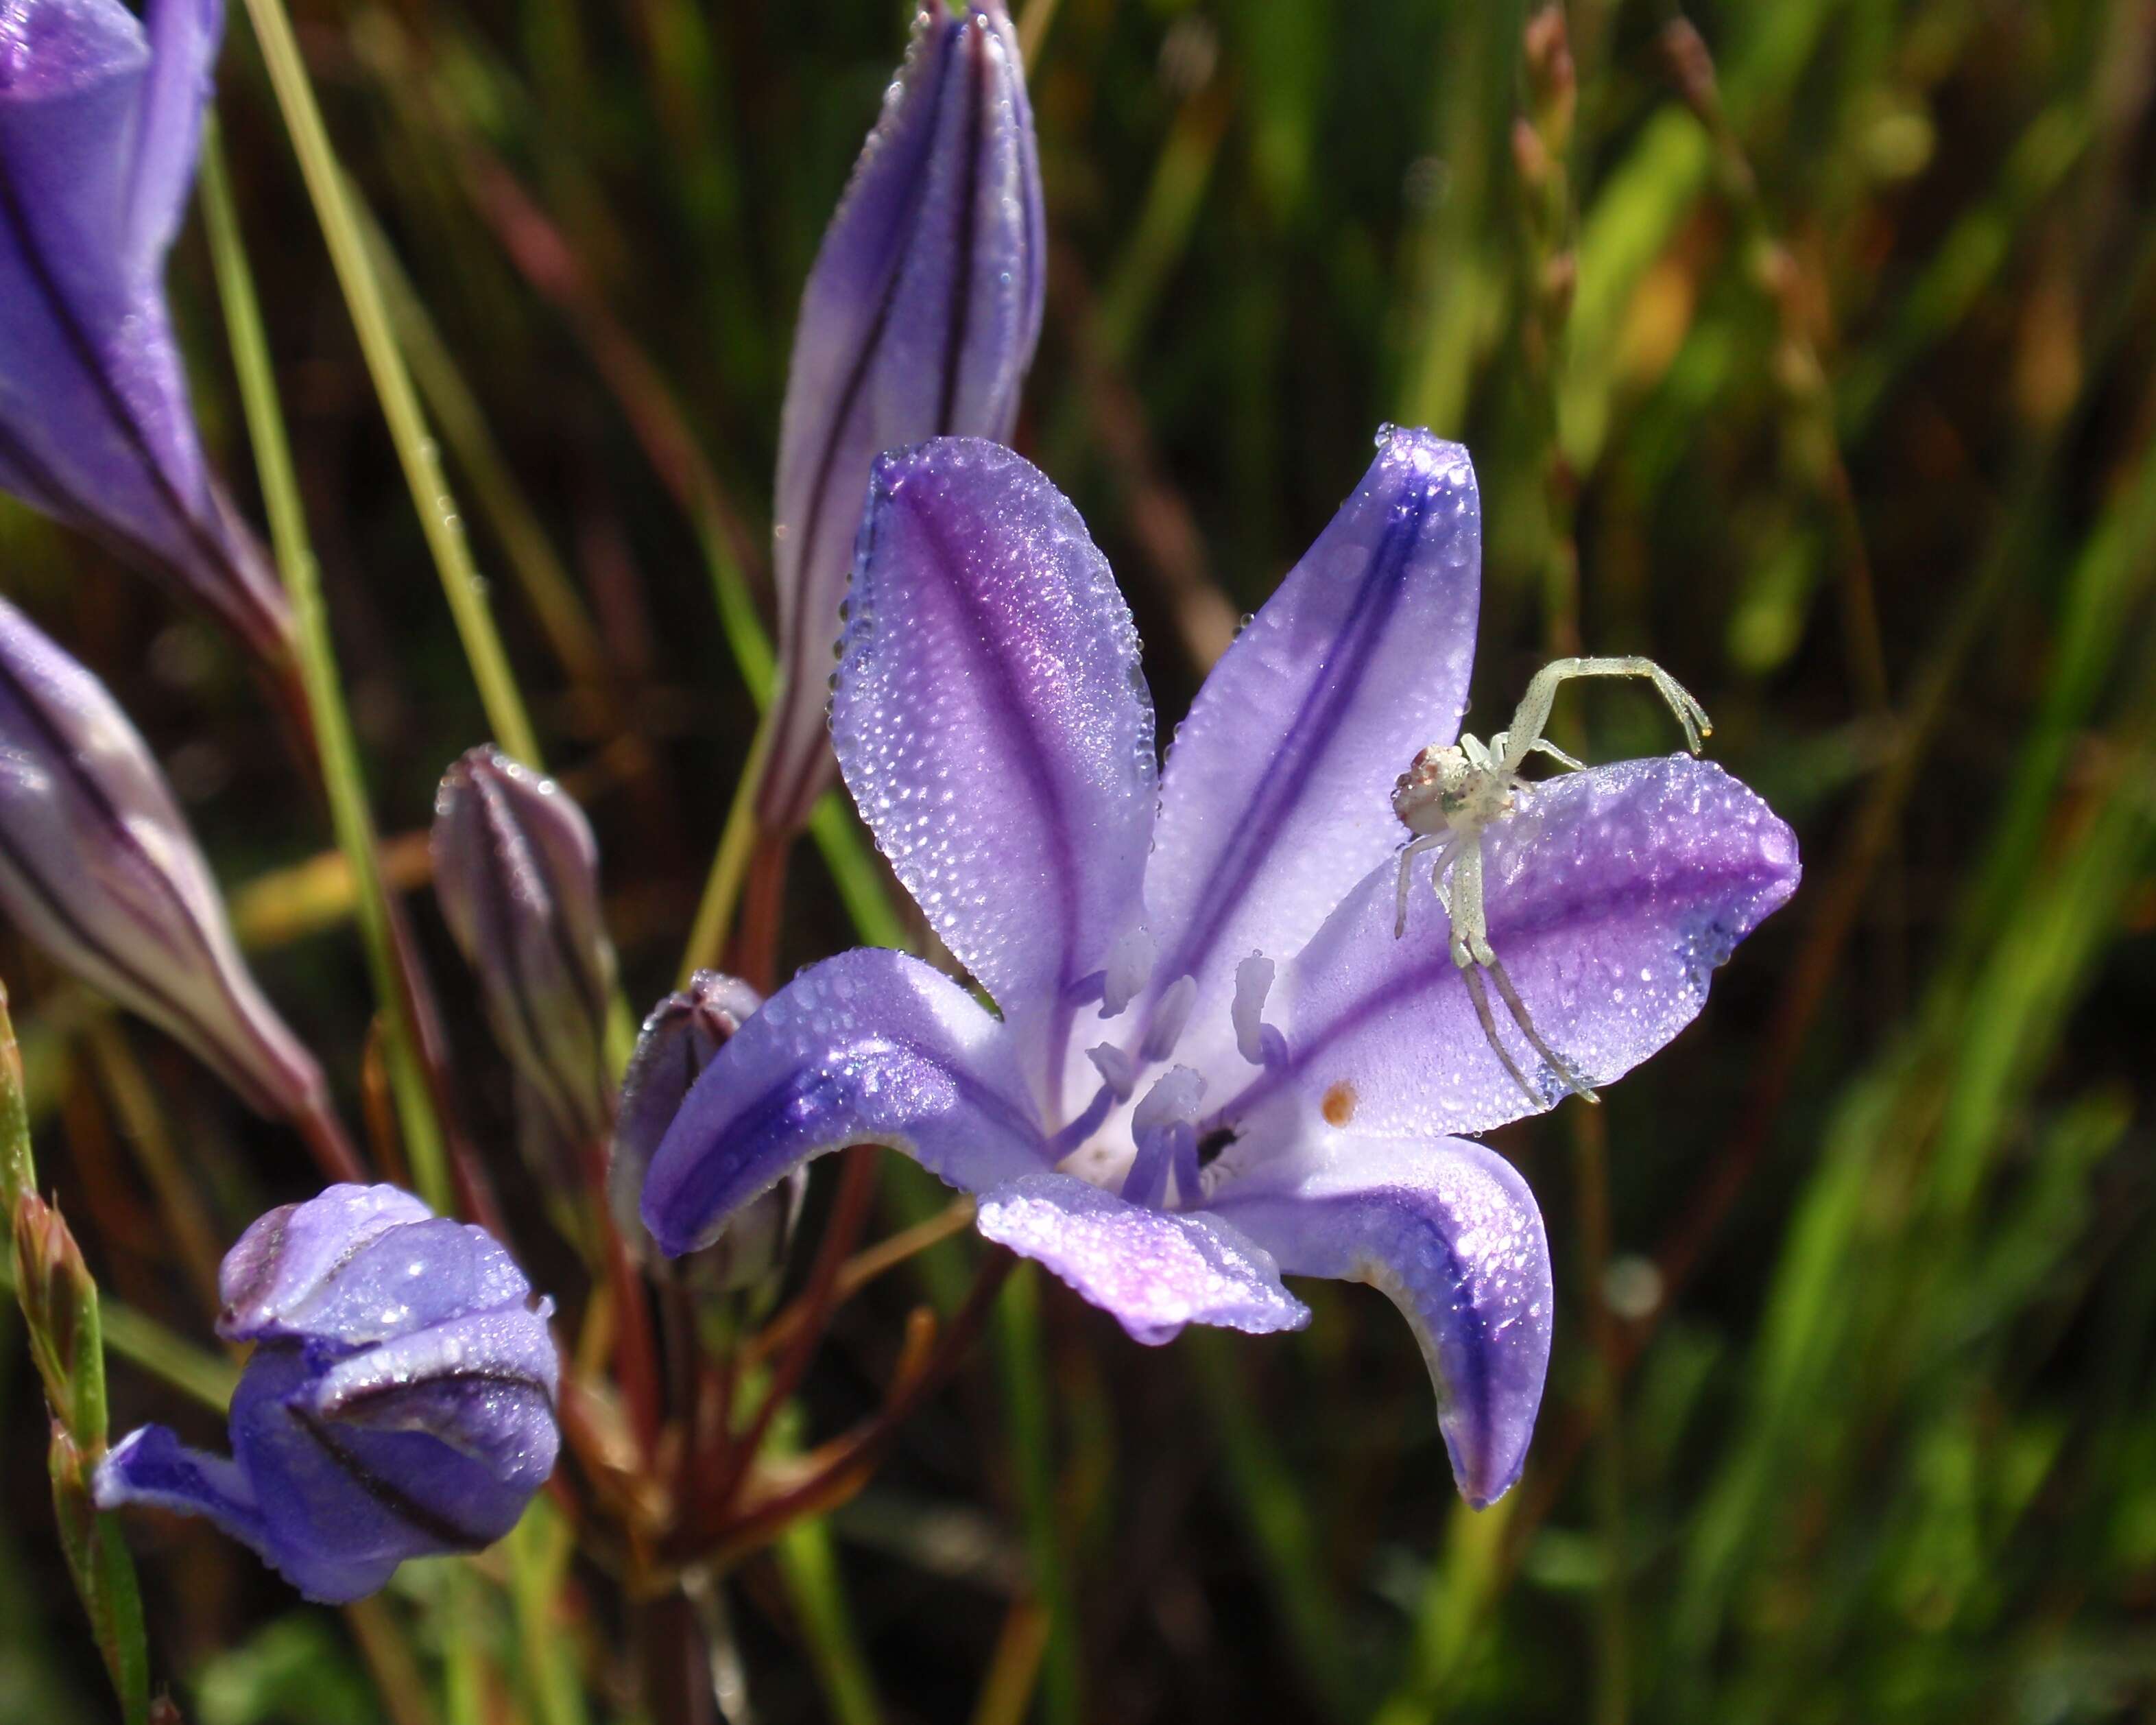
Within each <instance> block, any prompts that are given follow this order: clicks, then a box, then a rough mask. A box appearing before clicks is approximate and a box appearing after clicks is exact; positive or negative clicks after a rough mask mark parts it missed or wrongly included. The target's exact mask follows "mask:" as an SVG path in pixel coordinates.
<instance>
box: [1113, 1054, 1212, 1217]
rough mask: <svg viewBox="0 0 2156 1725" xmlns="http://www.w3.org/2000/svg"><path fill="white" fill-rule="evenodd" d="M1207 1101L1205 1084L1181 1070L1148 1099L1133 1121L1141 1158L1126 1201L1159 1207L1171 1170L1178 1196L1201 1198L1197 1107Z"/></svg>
mask: <svg viewBox="0 0 2156 1725" xmlns="http://www.w3.org/2000/svg"><path fill="white" fill-rule="evenodd" d="M1204 1096H1205V1081H1204V1079H1203V1078H1202V1077H1200V1076H1199V1075H1198V1074H1197V1073H1195V1072H1193V1071H1192V1070H1191V1069H1190V1068H1189V1067H1188V1066H1178V1067H1176V1068H1175V1069H1174V1070H1173V1071H1170V1072H1168V1073H1167V1074H1166V1075H1164V1076H1163V1077H1162V1078H1161V1080H1160V1081H1159V1082H1158V1083H1157V1084H1155V1085H1154V1086H1153V1087H1152V1089H1151V1090H1149V1091H1147V1092H1146V1093H1145V1098H1144V1100H1143V1101H1141V1102H1140V1103H1139V1104H1138V1105H1137V1108H1136V1110H1134V1111H1132V1115H1131V1137H1132V1139H1134V1140H1135V1141H1136V1142H1137V1147H1138V1153H1137V1158H1135V1159H1134V1160H1133V1161H1132V1163H1131V1171H1130V1173H1129V1174H1128V1175H1127V1176H1126V1177H1125V1178H1124V1181H1123V1192H1122V1195H1123V1197H1124V1199H1126V1200H1127V1201H1128V1202H1130V1203H1132V1204H1152V1205H1158V1204H1159V1203H1160V1202H1161V1200H1162V1199H1163V1197H1164V1196H1165V1195H1166V1193H1167V1188H1168V1174H1169V1173H1170V1171H1171V1170H1173V1173H1174V1174H1175V1177H1176V1191H1177V1195H1178V1197H1179V1198H1183V1199H1189V1198H1192V1197H1194V1196H1195V1195H1196V1194H1197V1190H1198V1107H1199V1103H1200V1102H1201V1101H1204Z"/></svg>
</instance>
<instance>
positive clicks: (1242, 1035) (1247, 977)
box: [1229, 952, 1279, 1066]
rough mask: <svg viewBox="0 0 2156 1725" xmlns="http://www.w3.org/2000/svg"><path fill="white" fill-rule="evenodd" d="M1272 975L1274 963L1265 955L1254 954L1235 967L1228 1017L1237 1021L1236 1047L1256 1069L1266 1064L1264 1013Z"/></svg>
mask: <svg viewBox="0 0 2156 1725" xmlns="http://www.w3.org/2000/svg"><path fill="white" fill-rule="evenodd" d="M1273 974H1274V965H1273V961H1272V960H1271V959H1270V958H1268V957H1265V954H1264V953H1262V952H1253V953H1251V954H1250V957H1247V958H1245V960H1244V961H1243V962H1242V963H1240V964H1239V965H1237V966H1236V967H1235V1005H1234V1006H1233V1007H1231V1008H1230V1009H1229V1017H1231V1018H1232V1019H1234V1020H1235V1046H1236V1048H1237V1049H1239V1050H1241V1053H1242V1056H1243V1058H1244V1059H1245V1060H1248V1061H1249V1062H1250V1064H1251V1065H1253V1066H1262V1065H1265V1034H1264V1032H1265V1023H1264V1014H1265V996H1266V995H1267V994H1268V993H1270V992H1271V989H1272V986H1273ZM1274 1034H1276V1035H1277V1034H1279V1033H1278V1032H1277V1031H1276V1032H1275V1033H1274Z"/></svg>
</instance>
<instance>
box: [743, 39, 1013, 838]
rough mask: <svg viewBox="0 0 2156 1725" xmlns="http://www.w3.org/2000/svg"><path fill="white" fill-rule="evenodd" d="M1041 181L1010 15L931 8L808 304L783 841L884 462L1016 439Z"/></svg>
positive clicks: (778, 535) (787, 460)
mask: <svg viewBox="0 0 2156 1725" xmlns="http://www.w3.org/2000/svg"><path fill="white" fill-rule="evenodd" d="M1046 250H1047V244H1046V238H1045V229H1044V227H1043V223H1042V218H1041V201H1040V165H1039V159H1038V157H1037V154H1036V151H1035V149H1034V135H1033V110H1032V108H1031V107H1030V105H1029V103H1028V101H1027V99H1026V91H1025V68H1024V61H1023V59H1021V57H1020V55H1019V45H1018V36H1017V33H1016V32H1015V31H1014V30H1013V29H1012V28H1011V21H1010V17H1009V13H1008V12H1007V11H1006V10H1005V8H1004V0H974V3H972V4H969V5H968V6H967V7H966V8H965V9H964V10H963V12H962V13H959V14H958V15H957V16H956V17H954V16H953V15H952V12H951V10H950V9H949V8H948V7H947V6H946V5H945V4H944V0H923V3H922V4H921V8H920V10H919V12H918V13H917V14H916V17H915V19H914V25H913V41H912V45H911V47H910V48H909V49H907V51H906V61H905V64H903V65H901V67H900V68H899V72H898V77H897V79H896V81H895V82H894V83H893V84H892V85H891V89H890V92H889V94H888V95H886V96H885V101H884V110H883V115H882V117H881V118H880V120H878V121H877V122H876V125H875V130H874V131H871V132H870V134H869V139H868V142H867V143H866V144H865V146H863V147H862V150H861V154H860V161H859V162H857V163H856V164H855V168H854V177H853V179H852V181H851V182H850V184H849V185H848V186H847V187H846V192H845V196H844V198H841V199H840V200H839V208H838V211H837V213H835V214H834V216H833V217H832V218H831V225H830V227H829V228H828V229H826V230H825V232H824V244H823V248H822V249H821V250H820V251H819V252H818V253H817V254H816V264H815V268H814V270H812V271H811V272H810V273H809V276H808V285H807V286H806V287H805V288H804V289H803V292H802V298H801V317H800V321H799V323H798V325H797V326H796V327H795V330H794V336H793V364H792V368H791V370H790V371H789V372H788V376H787V386H786V407H785V412H784V416H783V421H782V423H781V426H780V441H779V453H778V520H777V523H776V525H775V526H774V527H773V546H772V567H773V581H774V583H775V585H776V587H777V589H778V650H779V664H780V676H781V685H780V688H779V690H778V695H777V696H776V700H777V703H778V704H777V706H776V707H775V708H774V710H773V730H772V742H771V752H770V756H769V758H768V762H767V766H766V768H765V770H764V776H763V781H762V790H761V793H760V794H759V797H758V807H757V813H758V815H759V817H760V818H761V819H762V823H763V824H764V826H765V827H766V828H767V829H769V830H771V831H773V832H791V831H793V829H795V828H797V827H798V826H799V825H800V824H802V823H803V821H804V820H806V819H808V810H809V808H810V806H811V805H812V804H813V803H814V802H815V800H816V798H817V797H818V796H819V794H821V793H822V792H823V791H824V789H826V788H828V787H829V785H830V784H831V783H833V782H834V779H835V778H836V777H837V772H836V768H835V764H834V762H833V759H832V756H831V750H830V746H829V742H827V740H826V738H825V735H824V693H825V691H824V681H825V679H826V677H827V676H828V675H829V671H830V668H831V665H830V654H831V646H832V643H833V642H834V640H836V639H837V638H838V634H839V600H840V599H841V598H844V594H845V591H846V579H847V576H848V574H849V572H850V570H851V569H852V567H853V556H854V536H855V531H856V529H858V528H859V526H860V521H861V506H862V503H863V501H864V499H865V497H866V495H867V493H868V484H869V463H870V461H871V460H872V459H874V458H875V456H876V454H879V453H880V451H882V450H885V449H896V448H900V447H904V446H908V445H911V444H917V443H920V442H921V441H922V440H923V439H927V438H931V437H937V436H942V435H962V436H969V437H986V438H993V439H996V440H997V441H998V442H1003V441H1006V440H1008V439H1009V436H1010V434H1011V429H1012V427H1013V426H1014V424H1016V422H1017V418H1018V398H1019V386H1020V385H1021V384H1022V383H1023V382H1024V380H1025V374H1026V370H1027V368H1028V367H1029V366H1030V365H1031V364H1032V363H1033V350H1034V342H1035V341H1037V340H1038V339H1039V335H1040V318H1041V307H1042V294H1043V290H1044V285H1045V280H1046V274H1045V266H1046V262H1047V259H1046V255H1045V254H1046Z"/></svg>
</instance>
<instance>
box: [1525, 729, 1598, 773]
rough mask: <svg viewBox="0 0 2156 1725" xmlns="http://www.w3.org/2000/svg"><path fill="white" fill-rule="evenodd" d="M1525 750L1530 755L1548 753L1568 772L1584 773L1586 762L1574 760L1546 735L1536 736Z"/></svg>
mask: <svg viewBox="0 0 2156 1725" xmlns="http://www.w3.org/2000/svg"><path fill="white" fill-rule="evenodd" d="M1527 752H1528V753H1529V754H1531V755H1533V754H1542V755H1548V757H1550V758H1551V759H1552V760H1553V761H1555V762H1557V763H1558V765H1559V766H1561V767H1563V768H1566V769H1567V770H1568V771H1569V772H1573V773H1584V772H1586V771H1587V762H1584V761H1575V760H1574V759H1573V757H1571V756H1570V755H1568V754H1567V753H1565V752H1564V751H1563V749H1561V748H1559V747H1558V746H1557V745H1556V744H1555V743H1553V742H1551V741H1550V740H1549V738H1548V737H1537V738H1536V739H1535V740H1534V741H1533V742H1531V743H1529V744H1528V745H1527Z"/></svg>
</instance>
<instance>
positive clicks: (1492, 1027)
mask: <svg viewBox="0 0 2156 1725" xmlns="http://www.w3.org/2000/svg"><path fill="white" fill-rule="evenodd" d="M1460 981H1462V982H1463V983H1466V984H1467V998H1468V999H1470V1000H1471V1001H1473V1002H1474V1003H1475V1016H1476V1018H1478V1019H1481V1021H1482V1034H1484V1035H1485V1036H1486V1037H1488V1038H1489V1039H1490V1047H1491V1051H1492V1052H1493V1053H1495V1054H1496V1056H1497V1058H1498V1059H1499V1060H1501V1061H1502V1062H1503V1063H1504V1067H1505V1070H1507V1072H1509V1073H1511V1074H1512V1082H1513V1083H1515V1084H1517V1085H1518V1086H1519V1087H1520V1090H1521V1092H1522V1095H1524V1096H1526V1097H1527V1100H1528V1101H1530V1102H1532V1103H1533V1104H1534V1106H1536V1107H1537V1108H1539V1107H1541V1106H1543V1093H1542V1092H1541V1091H1538V1090H1537V1089H1536V1088H1535V1087H1534V1086H1532V1084H1530V1083H1528V1082H1527V1074H1526V1073H1524V1072H1522V1070H1520V1063H1519V1062H1518V1061H1517V1060H1514V1059H1513V1058H1512V1050H1510V1049H1508V1048H1507V1047H1506V1046H1505V1043H1504V1039H1503V1038H1501V1036H1499V1035H1498V1034H1497V1020H1496V1016H1495V1015H1494V1014H1492V1013H1491V1010H1490V995H1489V991H1488V990H1487V989H1486V988H1484V987H1483V986H1482V973H1481V971H1480V970H1479V969H1477V968H1476V967H1475V966H1474V965H1472V964H1466V965H1462V966H1461V967H1460Z"/></svg>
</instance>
